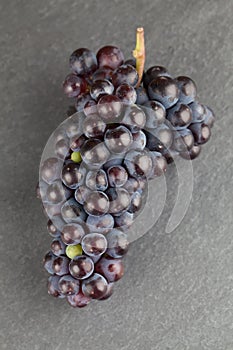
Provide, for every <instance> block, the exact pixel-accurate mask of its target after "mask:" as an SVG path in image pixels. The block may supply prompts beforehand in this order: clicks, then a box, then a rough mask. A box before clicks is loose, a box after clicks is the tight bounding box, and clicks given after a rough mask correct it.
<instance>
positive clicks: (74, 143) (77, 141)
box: [70, 134, 87, 152]
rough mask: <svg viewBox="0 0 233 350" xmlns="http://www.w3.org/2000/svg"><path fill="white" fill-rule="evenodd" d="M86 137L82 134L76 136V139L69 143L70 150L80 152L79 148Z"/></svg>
mask: <svg viewBox="0 0 233 350" xmlns="http://www.w3.org/2000/svg"><path fill="white" fill-rule="evenodd" d="M86 140H87V139H86V137H85V135H84V134H82V135H80V136H78V137H77V138H76V137H75V138H73V139H72V140H71V142H70V148H71V149H72V151H74V152H78V151H80V149H81V147H82V146H83V145H84V142H85V141H86Z"/></svg>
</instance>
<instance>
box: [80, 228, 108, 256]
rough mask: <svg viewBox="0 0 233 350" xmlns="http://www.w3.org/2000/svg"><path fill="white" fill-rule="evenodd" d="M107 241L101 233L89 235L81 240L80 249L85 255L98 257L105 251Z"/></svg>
mask: <svg viewBox="0 0 233 350" xmlns="http://www.w3.org/2000/svg"><path fill="white" fill-rule="evenodd" d="M107 245H108V243H107V240H106V238H105V237H104V235H102V234H101V233H97V232H95V233H89V234H87V235H86V236H84V237H83V239H82V249H83V251H84V253H85V254H86V255H89V256H91V257H92V256H94V257H95V256H97V257H98V256H100V255H102V254H104V253H105V252H106V250H107Z"/></svg>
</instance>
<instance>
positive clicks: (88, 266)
mask: <svg viewBox="0 0 233 350" xmlns="http://www.w3.org/2000/svg"><path fill="white" fill-rule="evenodd" d="M69 269H70V274H71V275H72V276H73V277H74V278H76V279H79V280H83V279H86V278H88V277H90V276H91V275H92V273H93V271H94V263H93V261H92V260H91V258H89V257H88V256H85V255H80V256H77V257H75V258H74V259H73V260H71V262H70V266H69Z"/></svg>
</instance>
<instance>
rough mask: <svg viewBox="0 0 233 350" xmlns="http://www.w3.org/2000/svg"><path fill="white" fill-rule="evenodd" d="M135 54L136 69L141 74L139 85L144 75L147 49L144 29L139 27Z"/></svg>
mask: <svg viewBox="0 0 233 350" xmlns="http://www.w3.org/2000/svg"><path fill="white" fill-rule="evenodd" d="M133 56H134V57H135V58H136V69H137V72H138V75H139V79H138V83H137V87H138V86H139V85H140V84H141V81H142V76H143V72H144V65H145V60H146V50H145V42H144V29H143V28H142V27H141V28H137V34H136V47H135V50H133Z"/></svg>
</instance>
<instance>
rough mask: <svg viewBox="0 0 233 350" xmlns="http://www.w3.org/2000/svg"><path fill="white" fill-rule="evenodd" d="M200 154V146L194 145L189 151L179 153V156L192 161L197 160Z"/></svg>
mask: <svg viewBox="0 0 233 350" xmlns="http://www.w3.org/2000/svg"><path fill="white" fill-rule="evenodd" d="M200 152H201V146H200V145H197V146H195V145H194V146H193V147H192V148H191V149H190V150H189V151H185V152H181V153H180V156H181V157H182V158H184V159H187V160H190V159H191V160H192V159H195V158H197V157H198V156H199V154H200Z"/></svg>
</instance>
